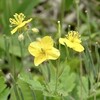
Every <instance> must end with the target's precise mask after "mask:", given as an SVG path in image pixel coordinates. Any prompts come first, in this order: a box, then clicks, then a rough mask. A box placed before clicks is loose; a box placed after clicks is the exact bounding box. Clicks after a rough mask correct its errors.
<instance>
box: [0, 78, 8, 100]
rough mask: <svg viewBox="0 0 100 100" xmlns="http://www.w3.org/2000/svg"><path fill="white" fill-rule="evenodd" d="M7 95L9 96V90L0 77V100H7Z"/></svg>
mask: <svg viewBox="0 0 100 100" xmlns="http://www.w3.org/2000/svg"><path fill="white" fill-rule="evenodd" d="M9 94H10V89H9V88H7V85H6V84H5V80H4V77H2V76H1V77H0V100H7V98H8V95H9Z"/></svg>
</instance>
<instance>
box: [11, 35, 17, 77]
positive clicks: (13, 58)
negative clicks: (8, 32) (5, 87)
mask: <svg viewBox="0 0 100 100" xmlns="http://www.w3.org/2000/svg"><path fill="white" fill-rule="evenodd" d="M13 42H14V41H13V36H11V47H12V62H13V63H12V66H13V76H14V79H16V67H15V57H14V49H13V46H14V45H13Z"/></svg>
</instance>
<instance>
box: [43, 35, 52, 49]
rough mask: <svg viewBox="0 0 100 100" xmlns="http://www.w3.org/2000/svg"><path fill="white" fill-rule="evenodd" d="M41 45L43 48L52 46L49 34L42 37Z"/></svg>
mask: <svg viewBox="0 0 100 100" xmlns="http://www.w3.org/2000/svg"><path fill="white" fill-rule="evenodd" d="M41 45H42V47H43V49H49V48H52V47H53V40H52V38H51V36H45V37H44V38H42V39H41Z"/></svg>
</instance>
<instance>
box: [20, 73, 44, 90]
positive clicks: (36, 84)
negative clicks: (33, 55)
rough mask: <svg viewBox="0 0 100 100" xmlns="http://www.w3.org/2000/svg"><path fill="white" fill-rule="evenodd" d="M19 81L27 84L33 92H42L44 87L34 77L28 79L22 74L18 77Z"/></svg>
mask: <svg viewBox="0 0 100 100" xmlns="http://www.w3.org/2000/svg"><path fill="white" fill-rule="evenodd" d="M19 79H20V80H22V81H24V82H25V83H27V84H28V85H29V86H30V87H31V88H32V89H34V90H40V91H43V90H44V86H43V85H42V84H41V83H40V82H39V81H38V80H37V78H35V77H34V78H30V77H28V75H27V74H25V73H22V74H20V75H19Z"/></svg>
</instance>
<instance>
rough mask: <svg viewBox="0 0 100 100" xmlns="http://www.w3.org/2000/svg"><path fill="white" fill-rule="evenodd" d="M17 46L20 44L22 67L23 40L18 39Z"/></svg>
mask: <svg viewBox="0 0 100 100" xmlns="http://www.w3.org/2000/svg"><path fill="white" fill-rule="evenodd" d="M19 46H20V52H21V64H22V67H21V68H23V67H24V64H23V41H19Z"/></svg>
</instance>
